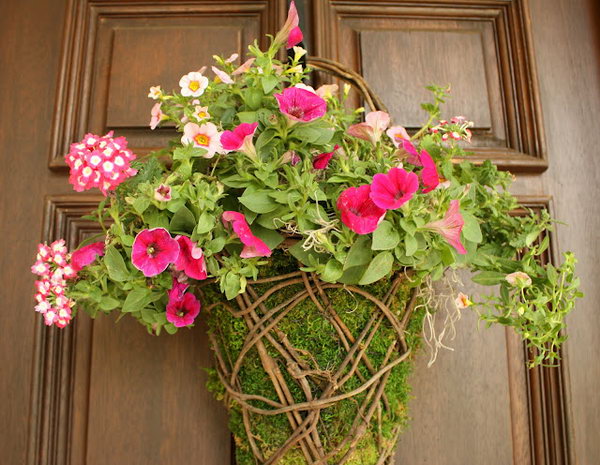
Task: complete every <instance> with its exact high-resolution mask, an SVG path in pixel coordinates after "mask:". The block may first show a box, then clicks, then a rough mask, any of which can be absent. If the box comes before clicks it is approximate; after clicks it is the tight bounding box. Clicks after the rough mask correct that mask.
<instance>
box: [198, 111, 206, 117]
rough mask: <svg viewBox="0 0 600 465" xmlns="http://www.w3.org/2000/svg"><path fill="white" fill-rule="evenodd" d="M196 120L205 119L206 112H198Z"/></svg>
mask: <svg viewBox="0 0 600 465" xmlns="http://www.w3.org/2000/svg"><path fill="white" fill-rule="evenodd" d="M198 118H206V112H204V111H200V112H198Z"/></svg>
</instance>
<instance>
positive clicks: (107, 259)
mask: <svg viewBox="0 0 600 465" xmlns="http://www.w3.org/2000/svg"><path fill="white" fill-rule="evenodd" d="M104 264H105V265H106V269H107V270H108V276H109V277H110V279H112V280H113V281H117V282H123V281H126V280H127V279H128V278H129V270H127V266H126V265H125V260H123V256H122V255H121V254H120V253H119V251H118V250H117V249H116V248H115V246H114V245H111V246H110V247H109V248H108V249H106V253H105V254H104Z"/></svg>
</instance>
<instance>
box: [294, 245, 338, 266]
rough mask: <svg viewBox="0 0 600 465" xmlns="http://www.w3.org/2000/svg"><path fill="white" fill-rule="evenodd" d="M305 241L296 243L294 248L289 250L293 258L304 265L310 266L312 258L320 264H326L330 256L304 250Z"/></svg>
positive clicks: (311, 250)
mask: <svg viewBox="0 0 600 465" xmlns="http://www.w3.org/2000/svg"><path fill="white" fill-rule="evenodd" d="M303 243H304V241H303V240H300V241H298V242H296V243H295V244H294V245H293V246H291V247H290V248H289V249H288V252H289V253H290V254H291V255H292V257H294V258H296V259H297V260H298V261H299V262H301V263H302V264H303V265H307V266H309V265H310V264H311V258H312V259H314V261H316V262H318V263H324V262H325V260H327V258H328V256H327V255H325V254H321V253H318V252H315V251H314V250H313V249H309V250H304V249H303V248H302V244H303Z"/></svg>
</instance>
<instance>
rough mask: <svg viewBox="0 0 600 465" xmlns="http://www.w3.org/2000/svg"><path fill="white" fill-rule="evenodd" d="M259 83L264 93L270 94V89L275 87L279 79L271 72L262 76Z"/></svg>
mask: <svg viewBox="0 0 600 465" xmlns="http://www.w3.org/2000/svg"><path fill="white" fill-rule="evenodd" d="M260 82H261V84H262V88H263V91H264V93H265V94H267V95H268V94H270V93H271V91H272V90H273V89H275V87H277V84H278V83H279V79H277V76H273V75H272V74H269V75H268V76H263V77H262V78H261V80H260Z"/></svg>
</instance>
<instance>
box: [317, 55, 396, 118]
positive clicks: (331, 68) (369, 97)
mask: <svg viewBox="0 0 600 465" xmlns="http://www.w3.org/2000/svg"><path fill="white" fill-rule="evenodd" d="M307 63H308V64H309V65H310V66H312V67H313V68H315V69H318V70H321V71H325V72H327V73H329V74H331V75H333V76H335V77H338V78H340V79H342V80H343V81H346V82H347V83H349V84H351V85H353V86H354V87H355V88H356V89H357V90H358V91H359V92H360V94H361V95H362V97H363V98H364V99H365V101H366V102H367V104H368V105H369V107H370V108H371V109H372V110H374V111H385V112H386V113H387V112H388V110H387V107H386V106H385V105H384V103H383V102H382V101H381V99H380V98H379V96H378V95H377V94H376V93H375V91H374V90H373V89H371V87H369V85H368V84H367V82H366V81H365V79H364V78H363V77H362V76H361V75H360V74H358V73H357V72H356V71H352V70H350V69H348V68H347V67H345V66H344V65H342V64H341V63H338V62H337V61H333V60H329V59H327V58H320V57H313V56H311V57H308V59H307Z"/></svg>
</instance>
